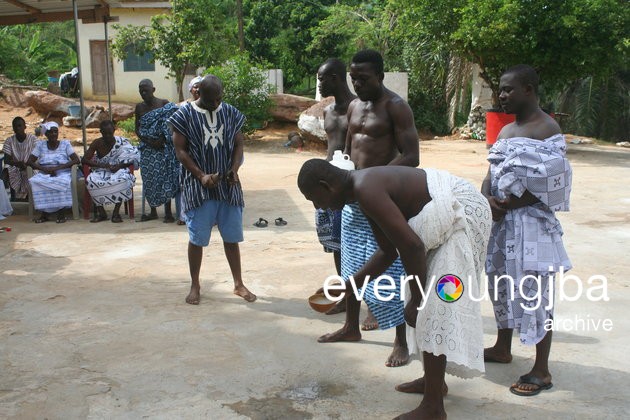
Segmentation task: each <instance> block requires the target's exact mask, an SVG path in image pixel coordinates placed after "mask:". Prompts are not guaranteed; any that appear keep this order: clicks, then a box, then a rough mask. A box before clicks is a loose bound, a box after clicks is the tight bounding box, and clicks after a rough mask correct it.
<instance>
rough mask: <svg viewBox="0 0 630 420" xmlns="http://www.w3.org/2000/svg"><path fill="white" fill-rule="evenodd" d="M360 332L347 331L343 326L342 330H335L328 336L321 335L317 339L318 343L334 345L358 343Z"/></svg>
mask: <svg viewBox="0 0 630 420" xmlns="http://www.w3.org/2000/svg"><path fill="white" fill-rule="evenodd" d="M360 340H361V331H359V330H358V329H357V330H356V331H348V329H347V328H346V327H345V326H344V327H343V328H342V329H340V330H337V331H335V332H333V333H330V334H325V335H322V336H321V337H319V338H318V339H317V342H318V343H336V342H338V341H360Z"/></svg>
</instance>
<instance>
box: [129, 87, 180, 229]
mask: <svg viewBox="0 0 630 420" xmlns="http://www.w3.org/2000/svg"><path fill="white" fill-rule="evenodd" d="M138 91H139V93H140V96H141V97H142V102H140V103H139V104H137V105H136V111H135V116H136V135H137V136H138V138H139V139H140V145H139V146H138V150H140V167H141V168H142V170H141V172H140V173H141V174H142V189H143V192H144V197H145V198H146V200H147V201H148V202H149V206H150V207H151V212H150V213H149V214H143V215H142V216H141V218H140V221H141V222H145V221H148V220H155V219H157V217H158V215H157V207H159V206H161V205H162V204H163V205H164V223H173V222H174V221H175V219H174V218H173V214H172V211H171V199H172V198H174V197H175V196H176V195H177V193H178V191H179V162H177V159H176V158H175V150H174V149H173V139H172V136H171V130H170V128H169V127H168V125H167V124H166V121H167V119H168V118H169V117H170V116H171V115H173V113H174V112H175V111H177V105H175V104H174V103H171V102H169V101H167V100H166V99H160V98H156V97H155V95H154V93H155V87H154V86H153V82H152V81H151V80H149V79H143V80H141V81H140V84H139V86H138Z"/></svg>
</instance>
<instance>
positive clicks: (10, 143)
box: [2, 134, 38, 198]
mask: <svg viewBox="0 0 630 420" xmlns="http://www.w3.org/2000/svg"><path fill="white" fill-rule="evenodd" d="M37 141H38V140H37V137H35V136H34V135H32V134H27V135H26V138H25V139H24V140H23V141H21V142H20V141H18V139H17V137H16V136H15V134H14V135H12V136H11V137H9V138H8V139H6V141H5V142H4V146H3V148H2V151H3V152H4V153H5V154H7V155H11V157H12V158H13V161H14V162H24V163H26V162H28V158H29V157H31V153H32V152H33V149H34V148H35V145H36V144H37ZM6 168H7V169H8V172H9V185H10V186H11V188H13V191H15V198H26V196H27V195H28V176H27V174H26V169H19V168H17V167H15V166H13V165H8V166H7V167H6Z"/></svg>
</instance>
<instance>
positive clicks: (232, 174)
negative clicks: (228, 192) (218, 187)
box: [227, 169, 239, 185]
mask: <svg viewBox="0 0 630 420" xmlns="http://www.w3.org/2000/svg"><path fill="white" fill-rule="evenodd" d="M238 181H239V179H238V172H236V171H235V170H234V169H230V171H229V172H228V173H227V182H228V184H230V185H235V184H238Z"/></svg>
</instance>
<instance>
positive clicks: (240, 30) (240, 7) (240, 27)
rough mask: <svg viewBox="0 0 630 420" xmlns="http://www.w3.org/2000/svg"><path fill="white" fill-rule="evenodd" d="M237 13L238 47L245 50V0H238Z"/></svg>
mask: <svg viewBox="0 0 630 420" xmlns="http://www.w3.org/2000/svg"><path fill="white" fill-rule="evenodd" d="M236 14H237V19H238V48H239V49H240V50H241V51H245V35H244V33H243V0H236Z"/></svg>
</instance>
